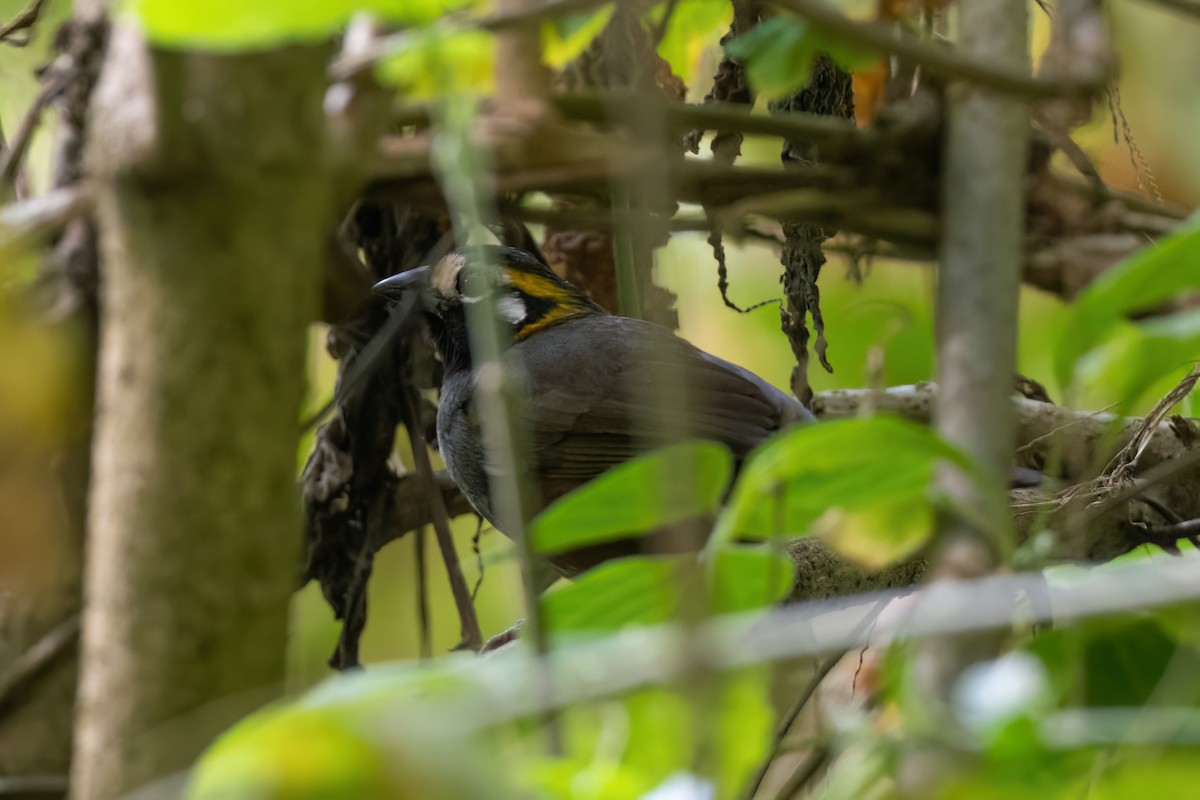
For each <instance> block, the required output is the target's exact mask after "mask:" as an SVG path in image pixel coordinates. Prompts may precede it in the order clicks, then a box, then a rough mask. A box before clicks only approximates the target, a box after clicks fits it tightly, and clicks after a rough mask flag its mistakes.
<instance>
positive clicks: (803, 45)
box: [725, 15, 880, 99]
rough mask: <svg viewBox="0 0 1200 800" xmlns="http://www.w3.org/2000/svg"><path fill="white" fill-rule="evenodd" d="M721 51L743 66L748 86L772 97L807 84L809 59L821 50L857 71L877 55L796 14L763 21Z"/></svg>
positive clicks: (811, 61)
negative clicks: (834, 35)
mask: <svg viewBox="0 0 1200 800" xmlns="http://www.w3.org/2000/svg"><path fill="white" fill-rule="evenodd" d="M725 52H726V53H727V54H728V55H729V56H730V57H731V58H735V59H737V60H739V61H741V62H742V63H743V64H745V65H746V76H747V77H748V78H749V79H750V85H751V86H752V87H753V88H754V89H755V90H756V91H757V92H759V93H760V94H763V95H766V96H767V97H768V98H771V99H774V98H779V97H785V96H787V95H789V94H793V93H795V92H797V91H799V90H800V89H802V88H803V87H804V85H805V84H807V83H808V73H809V70H810V69H811V68H812V63H813V60H814V59H816V58H817V56H818V55H820V54H822V53H824V54H825V55H827V56H829V57H830V58H831V59H833V60H834V61H835V62H837V63H838V64H839V65H840V66H842V67H843V68H845V69H847V70H852V71H853V70H861V69H864V68H867V67H870V66H872V65H874V64H876V63H877V62H878V61H879V60H880V57H879V56H878V55H876V54H874V53H869V52H865V51H862V50H859V49H857V48H855V47H854V46H853V45H851V44H848V43H846V42H843V41H841V40H838V39H835V38H832V37H830V36H829V35H827V34H826V33H825V32H824V31H821V30H818V29H816V28H814V27H812V26H811V25H809V24H808V23H807V22H805V21H804V20H802V19H799V18H798V17H792V16H787V15H780V16H777V17H772V18H771V19H768V20H764V21H763V22H761V23H759V24H758V25H756V26H754V27H753V28H751V29H750V30H749V31H747V32H746V33H743V34H742V35H741V36H739V37H737V38H736V39H734V40H733V41H731V42H729V43H728V44H727V45H725Z"/></svg>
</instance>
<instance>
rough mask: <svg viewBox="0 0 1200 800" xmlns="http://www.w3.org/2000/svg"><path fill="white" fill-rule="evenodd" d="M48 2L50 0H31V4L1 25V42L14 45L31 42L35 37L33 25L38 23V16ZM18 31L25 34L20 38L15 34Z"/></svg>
mask: <svg viewBox="0 0 1200 800" xmlns="http://www.w3.org/2000/svg"><path fill="white" fill-rule="evenodd" d="M48 2H49V0H30V3H29V5H27V6H25V8H23V9H22V10H21V11H20V13H18V14H17V15H16V16H15V17H13V18H12V19H11V20H9V21H8V22H5V23H4V24H2V25H0V42H3V43H4V44H7V45H11V46H13V47H24V46H25V45H27V44H29V42H30V41H32V39H33V26H34V25H36V24H37V21H38V17H40V16H41V15H42V9H44V8H45V7H46V4H47V3H48ZM17 33H22V34H24V35H23V36H21V37H20V38H18V37H17V36H15V35H14V34H17Z"/></svg>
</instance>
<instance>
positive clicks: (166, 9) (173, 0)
mask: <svg viewBox="0 0 1200 800" xmlns="http://www.w3.org/2000/svg"><path fill="white" fill-rule="evenodd" d="M483 5H485V4H484V3H483V2H481V0H354V1H353V2H352V1H351V0H253V2H246V1H245V0H192V2H186V1H185V0H124V2H123V7H124V9H125V10H127V11H131V12H133V14H134V15H135V16H136V17H137V19H138V21H139V22H140V23H141V25H142V28H143V30H144V31H145V32H146V36H147V37H148V38H149V39H150V41H151V42H153V43H154V44H156V45H159V46H161V47H180V48H184V47H186V48H199V49H204V50H215V51H239V50H260V49H264V48H270V47H277V46H279V45H283V44H288V43H292V42H305V41H311V42H315V41H320V40H322V39H328V38H329V37H331V36H332V35H333V34H335V33H337V31H338V30H339V29H340V28H341V27H342V26H343V25H345V24H346V22H347V21H348V20H349V19H350V17H351V15H353V14H354V13H356V12H360V11H364V12H370V13H373V14H376V15H377V16H379V17H380V18H382V19H386V20H387V21H389V22H391V23H392V24H395V25H398V26H402V27H414V26H416V27H420V26H427V25H431V24H432V23H434V22H436V21H438V20H439V19H441V18H442V17H443V16H444V15H446V14H448V13H450V12H454V11H463V10H466V9H470V8H480V7H482V6H483Z"/></svg>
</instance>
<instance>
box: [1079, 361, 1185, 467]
mask: <svg viewBox="0 0 1200 800" xmlns="http://www.w3.org/2000/svg"><path fill="white" fill-rule="evenodd" d="M1197 381H1200V363H1198V364H1196V366H1194V367H1193V368H1192V370H1191V371H1190V372H1189V373H1188V374H1187V375H1186V376H1185V377H1184V379H1183V380H1181V381H1180V382H1179V383H1178V384H1177V385H1176V386H1175V388H1174V389H1172V390H1171V391H1169V392H1167V394H1166V395H1165V396H1164V397H1163V398H1162V399H1160V400H1159V401H1158V402H1157V403H1155V404H1154V408H1153V409H1151V410H1150V413H1149V414H1147V415H1146V418H1145V419H1144V420H1142V423H1141V425H1139V426H1138V429H1137V432H1136V433H1135V434H1134V435H1133V438H1131V439H1130V440H1129V441H1128V442H1127V443H1126V444H1125V446H1124V447H1122V448H1121V451H1120V452H1119V453H1117V455H1116V456H1115V457H1114V458H1113V460H1112V462H1111V463H1110V465H1109V468H1108V469H1107V470H1105V475H1104V476H1103V477H1104V478H1107V479H1112V480H1117V481H1120V480H1124V479H1126V478H1128V477H1129V476H1130V474H1131V473H1132V472H1133V469H1134V467H1136V466H1137V462H1138V459H1139V458H1141V457H1142V453H1143V452H1144V451H1145V449H1146V447H1147V446H1148V445H1149V444H1150V439H1151V437H1153V436H1154V434H1155V432H1156V431H1157V428H1158V424H1159V423H1160V422H1162V421H1163V419H1165V418H1166V416H1167V414H1168V413H1170V411H1171V409H1172V408H1174V407H1175V406H1176V405H1177V404H1178V403H1179V402H1180V401H1181V400H1183V399H1184V398H1185V397H1187V396H1188V395H1189V394H1190V393H1191V391H1192V389H1194V388H1195V386H1196V382H1197Z"/></svg>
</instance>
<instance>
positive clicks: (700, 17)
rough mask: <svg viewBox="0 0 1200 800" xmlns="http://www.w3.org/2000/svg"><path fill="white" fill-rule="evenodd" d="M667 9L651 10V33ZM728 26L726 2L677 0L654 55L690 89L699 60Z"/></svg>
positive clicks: (729, 12) (729, 11)
mask: <svg viewBox="0 0 1200 800" xmlns="http://www.w3.org/2000/svg"><path fill="white" fill-rule="evenodd" d="M668 5H669V4H668V3H659V4H658V5H657V6H655V7H654V9H653V10H651V12H650V14H649V19H650V27H651V30H658V26H659V25H660V24H661V22H662V15H663V13H664V12H665V11H666V8H667V6H668ZM732 22H733V4H732V3H730V2H728V0H680V2H679V3H678V5H677V6H676V7H675V11H674V13H672V14H671V18H670V19H669V20H667V29H666V31H664V32H663V37H662V41H660V42H659V43H658V54H659V56H661V57H662V59H663V60H664V61H666V62H667V63H668V64H670V65H671V71H672V72H673V73H675V74H676V75H678V76H679V77H681V78H683V81H684V83H686V84H688V85H689V86H690V85H691V84H692V83H693V82H694V75H693V73H694V72H695V68H696V66H697V65H698V64H699V62H700V56H701V55H702V54H703V53H704V51H705V50H707V49H708V48H709V47H712V46H713V45H714V44H715V43H716V42H717V41H718V40H719V39H720V38H721V36H722V35H723V34H724V33H725V31H727V30H728V29H729V25H730V24H731V23H732Z"/></svg>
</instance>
